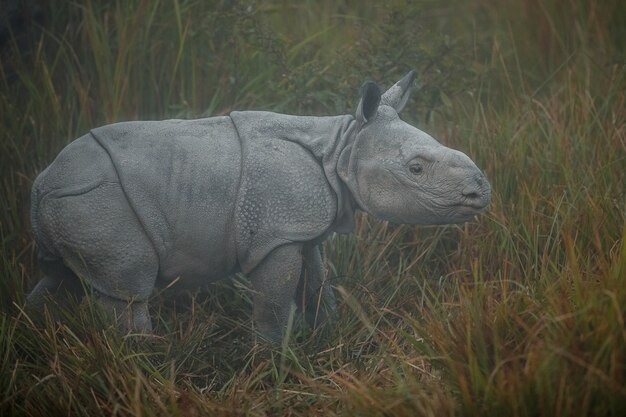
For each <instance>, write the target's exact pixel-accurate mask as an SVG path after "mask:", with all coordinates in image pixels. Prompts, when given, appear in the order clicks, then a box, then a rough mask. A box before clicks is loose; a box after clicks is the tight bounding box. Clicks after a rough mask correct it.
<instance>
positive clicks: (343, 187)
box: [28, 72, 490, 341]
mask: <svg viewBox="0 0 626 417" xmlns="http://www.w3.org/2000/svg"><path fill="white" fill-rule="evenodd" d="M414 77H415V73H414V72H410V73H409V74H407V75H406V76H405V77H404V78H403V79H402V80H400V81H399V82H398V83H396V84H395V85H394V86H392V87H391V88H390V89H389V90H388V91H387V92H386V93H385V94H383V95H382V96H381V94H380V90H379V88H378V86H377V85H376V84H374V83H371V82H369V83H366V84H365V85H364V86H363V89H362V98H361V100H360V102H359V105H358V109H357V114H356V117H355V116H350V115H345V116H333V117H304V116H287V115H282V114H276V113H270V112H233V113H231V114H230V115H229V116H222V117H213V118H208V119H199V120H165V121H160V122H126V123H118V124H113V125H108V126H104V127H100V128H97V129H94V130H92V131H91V132H89V133H88V134H86V135H85V136H83V137H81V138H79V139H77V140H76V141H74V142H72V143H71V144H69V145H68V146H67V147H66V148H65V149H64V150H63V151H61V153H60V154H59V156H58V157H57V158H56V159H55V161H54V162H53V163H52V164H51V165H50V166H49V167H48V168H47V169H46V170H44V171H43V172H42V173H41V174H40V175H39V176H38V177H37V179H36V180H35V183H34V185H33V190H32V205H31V219H32V224H33V231H34V235H35V239H36V242H37V245H38V248H39V260H40V265H41V269H42V272H43V273H44V277H43V278H42V280H41V281H40V282H39V283H38V285H37V286H36V287H35V288H34V290H33V291H32V292H31V294H30V295H29V297H28V303H29V305H31V306H34V307H37V306H39V307H40V306H42V305H43V304H44V303H45V301H46V298H47V297H46V295H51V296H53V297H56V298H57V299H58V300H62V298H63V297H64V296H65V294H66V293H72V294H73V293H78V292H79V290H80V285H79V284H78V282H79V281H78V277H82V278H83V279H84V280H85V281H86V282H87V283H88V284H89V285H90V286H91V287H92V288H93V289H94V291H95V292H96V294H97V295H98V297H97V299H98V302H99V303H100V304H101V305H102V307H103V308H104V309H105V310H108V311H110V312H111V313H112V315H113V316H114V317H116V318H117V320H118V325H119V327H120V328H121V329H122V330H123V331H128V330H138V331H143V332H149V331H150V330H151V325H150V318H149V316H148V310H147V299H148V297H149V295H150V293H151V292H152V290H153V289H154V287H155V286H166V285H169V284H171V283H172V282H173V281H174V280H177V283H176V285H177V286H179V287H180V286H185V287H190V288H193V287H197V286H199V285H203V284H205V283H207V282H210V281H213V280H216V279H220V278H224V277H227V276H230V275H232V274H234V273H238V272H242V273H244V274H247V275H248V276H249V277H250V279H251V282H252V285H253V287H254V290H255V293H254V317H255V321H256V323H257V326H258V328H259V331H260V332H261V334H262V335H263V336H265V337H266V338H268V339H270V340H273V341H277V340H280V338H281V336H282V331H283V326H284V325H285V324H286V322H287V319H288V316H289V314H290V311H291V308H292V306H293V302H294V301H296V303H297V306H298V307H300V308H301V309H302V310H303V311H304V313H305V316H306V318H307V321H309V323H310V324H311V325H315V324H317V323H319V322H320V321H322V320H324V318H325V311H324V309H320V308H319V307H320V306H325V307H326V308H327V309H331V310H332V309H333V308H334V306H335V300H334V296H333V293H332V289H331V288H330V285H329V283H328V281H327V279H326V278H325V274H324V270H323V262H322V258H321V254H320V249H319V244H320V243H321V242H322V241H323V240H324V239H325V238H326V237H327V236H328V235H329V234H330V233H332V232H339V233H348V232H350V231H351V230H352V228H353V220H354V219H353V216H354V213H355V211H356V210H358V209H360V210H364V211H367V212H369V213H371V214H373V215H375V216H377V217H379V218H383V219H388V220H391V221H394V222H398V223H410V224H440V223H459V222H463V221H466V220H468V219H469V218H471V217H472V216H474V215H476V214H477V213H479V212H481V211H483V210H484V209H485V208H486V206H487V204H488V203H489V200H490V187H489V183H488V182H487V181H486V180H485V178H484V176H483V174H482V173H481V172H480V170H479V169H478V168H477V167H476V166H475V165H474V163H473V162H472V161H471V160H470V159H469V158H468V157H467V156H465V155H464V154H463V153H461V152H458V151H455V150H452V149H449V148H446V147H444V146H442V145H440V144H439V143H438V142H437V141H435V140H434V139H433V138H431V137H430V136H428V135H427V134H426V133H424V132H422V131H420V130H418V129H416V128H415V127H413V126H410V125H408V124H406V123H404V122H403V121H401V120H400V118H399V117H398V112H399V111H400V110H402V107H404V105H405V104H406V102H407V100H408V96H409V94H410V87H411V84H412V82H413V80H414Z"/></svg>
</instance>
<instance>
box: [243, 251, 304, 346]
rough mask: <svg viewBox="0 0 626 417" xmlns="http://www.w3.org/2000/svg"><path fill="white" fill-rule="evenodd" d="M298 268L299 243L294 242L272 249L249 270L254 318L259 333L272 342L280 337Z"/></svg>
mask: <svg viewBox="0 0 626 417" xmlns="http://www.w3.org/2000/svg"><path fill="white" fill-rule="evenodd" d="M301 271H302V245H301V244H296V243H294V244H287V245H283V246H279V247H278V248H276V249H274V250H273V251H272V252H271V253H270V254H269V255H268V256H266V257H265V259H263V261H262V262H261V263H260V264H259V265H258V266H257V267H256V268H255V269H254V270H253V271H252V272H251V273H250V280H251V282H252V286H253V288H254V291H255V294H254V297H253V302H254V320H255V322H256V325H257V327H258V329H259V333H260V334H261V336H263V337H264V338H266V339H268V340H270V341H272V342H280V341H281V340H282V336H283V330H284V328H285V326H286V325H287V322H288V320H289V315H290V314H291V311H292V307H293V300H294V295H295V292H296V287H297V286H298V282H299V280H300V274H301Z"/></svg>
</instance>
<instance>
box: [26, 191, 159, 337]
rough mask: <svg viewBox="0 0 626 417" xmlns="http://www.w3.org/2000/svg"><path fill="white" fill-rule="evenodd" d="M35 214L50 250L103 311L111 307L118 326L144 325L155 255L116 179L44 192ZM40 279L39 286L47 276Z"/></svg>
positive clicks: (124, 328) (123, 328)
mask: <svg viewBox="0 0 626 417" xmlns="http://www.w3.org/2000/svg"><path fill="white" fill-rule="evenodd" d="M37 215H38V218H37V220H38V224H39V225H40V228H41V230H42V233H43V234H44V235H45V236H46V237H47V238H48V239H47V242H52V246H53V249H54V252H55V255H58V257H60V258H62V259H63V264H64V265H66V266H67V268H68V269H69V270H70V272H73V273H74V274H75V275H77V276H79V277H81V278H83V279H84V280H85V283H86V284H87V286H89V287H91V288H92V289H93V290H94V293H95V294H96V296H97V302H98V304H99V305H100V306H101V307H103V309H104V310H105V311H108V312H113V313H115V316H116V317H117V318H118V326H119V328H120V330H121V331H124V332H125V331H128V330H139V331H149V330H150V328H151V326H150V319H149V317H148V310H147V299H148V297H149V296H150V294H151V292H152V290H153V288H154V283H155V280H156V276H157V273H158V256H157V253H156V251H155V249H154V247H153V245H152V242H151V241H150V239H149V237H148V236H147V235H146V233H145V230H144V228H143V226H142V224H141V223H140V221H139V220H138V219H137V217H136V215H135V213H134V211H133V210H132V208H131V207H130V205H129V203H128V201H127V200H126V197H125V194H124V192H123V190H122V189H121V187H120V185H119V184H117V183H114V182H105V183H102V184H100V185H98V186H97V187H95V188H92V189H90V190H89V191H87V192H84V193H80V194H72V195H63V196H58V195H56V196H50V197H46V198H44V200H43V201H41V202H40V204H39V211H38V213H37ZM44 273H45V271H44ZM47 277H48V276H47ZM46 279H47V281H45V282H44V283H43V284H41V285H42V287H45V286H47V285H49V283H50V282H51V281H50V279H51V278H49V277H48V278H44V280H46ZM37 288H38V287H36V288H35V290H37V293H38V292H39V290H38V289H37ZM29 298H30V297H29ZM33 298H34V296H33Z"/></svg>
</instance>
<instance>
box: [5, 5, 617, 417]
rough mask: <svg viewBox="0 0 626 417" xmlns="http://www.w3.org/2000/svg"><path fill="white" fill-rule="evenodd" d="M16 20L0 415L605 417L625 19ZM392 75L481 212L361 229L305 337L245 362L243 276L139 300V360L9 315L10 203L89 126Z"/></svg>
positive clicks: (66, 329) (183, 13) (154, 9)
mask: <svg viewBox="0 0 626 417" xmlns="http://www.w3.org/2000/svg"><path fill="white" fill-rule="evenodd" d="M31 3H37V2H31ZM48 3H49V4H48ZM37 7H38V8H39V9H38V10H39V11H40V12H39V14H38V16H39V17H38V18H37V21H36V22H31V23H32V24H28V25H26V29H25V30H19V27H15V26H13V27H12V31H11V32H10V36H9V37H8V38H7V39H8V40H7V41H6V42H5V43H4V44H3V45H2V50H1V51H0V54H1V55H0V126H1V127H2V128H1V129H0V170H1V173H2V176H1V187H0V207H1V211H0V274H1V275H0V393H1V395H0V415H3V416H5V415H6V416H9V415H33V416H38V415H42V416H43V415H45V416H49V415H85V416H97V415H120V416H121V415H133V416H140V415H141V416H150V415H181V416H194V415H255V416H257V415H291V416H304V415H324V416H333V415H368V416H369V415H378V416H416V415H418V416H421V415H423V416H447V415H481V416H488V415H493V416H502V415H507V416H588V415H615V416H617V415H624V412H625V410H626V327H625V325H624V321H625V318H626V285H625V279H626V223H625V217H626V193H625V191H626V183H625V179H626V5H624V4H623V2H622V1H620V0H606V1H603V2H594V1H584V0H527V1H514V0H508V1H505V2H496V1H492V0H472V1H461V0H446V1H441V2H432V1H426V0H424V1H417V2H404V1H400V0H394V1H390V2H354V1H351V0H333V1H330V0H320V1H313V0H306V1H302V2H287V1H280V0H268V1H265V2H260V1H259V2H244V1H237V0H230V1H228V0H222V1H218V0H213V1H200V0H161V1H147V0H133V1H118V2H99V1H96V0H83V1H74V2H63V1H52V2H42V3H41V4H39V6H37ZM5 26H6V25H5ZM410 68H416V69H417V70H418V71H419V72H420V78H419V80H418V84H419V85H418V86H416V87H419V92H418V93H417V94H414V97H413V98H412V101H411V102H410V103H409V104H408V106H407V109H405V112H404V114H403V117H404V118H405V119H406V120H408V121H410V122H412V123H416V124H417V125H418V126H420V127H421V128H422V129H424V130H428V131H429V132H431V133H432V134H433V136H435V137H438V138H439V139H440V140H441V141H442V142H443V143H444V144H447V145H450V146H452V147H455V148H458V149H461V150H463V151H464V152H466V153H468V154H469V155H470V156H471V157H472V158H473V159H474V160H475V161H476V162H477V165H478V166H480V167H481V168H484V169H485V171H486V174H487V176H488V178H489V179H490V181H491V183H492V186H493V203H492V205H491V207H490V210H489V212H488V213H487V214H486V215H483V216H480V217H479V218H477V219H476V220H475V221H472V222H470V223H468V224H466V225H463V226H446V227H436V228H424V227H422V228H417V227H412V226H397V225H391V224H388V223H385V222H380V221H377V220H375V219H372V218H369V217H367V216H361V217H359V219H358V225H357V226H358V227H357V233H356V235H352V236H334V237H332V238H331V239H330V241H329V242H328V243H327V245H326V248H325V249H326V254H327V256H328V269H329V271H330V274H331V276H332V279H333V283H334V286H335V288H336V292H337V294H338V296H339V299H340V303H339V308H338V311H337V315H336V317H335V319H334V320H332V321H330V322H328V323H326V324H325V325H323V326H322V327H321V328H320V329H319V330H318V331H316V332H311V331H310V330H307V329H306V328H305V327H304V326H302V325H301V324H300V323H299V320H300V319H299V318H297V317H296V320H295V322H294V324H293V326H292V327H291V328H292V332H291V334H290V338H289V339H288V340H285V342H284V343H283V345H282V346H280V347H274V348H272V347H268V346H266V345H263V344H257V343H256V339H255V335H254V331H253V329H252V322H251V319H250V317H251V305H250V298H249V295H250V292H249V291H248V283H247V282H246V280H245V279H244V278H241V277H240V278H238V279H236V280H235V281H234V282H232V281H225V282H222V283H219V284H216V285H212V286H210V287H209V288H208V289H206V290H202V291H199V292H197V293H193V294H179V295H170V294H168V292H167V291H164V292H162V293H159V294H156V295H155V296H154V300H153V302H152V303H151V309H152V314H153V318H154V326H155V335H154V336H152V337H149V338H147V340H146V339H145V338H137V337H135V336H132V335H131V336H120V335H118V334H117V333H116V332H115V331H114V330H113V329H111V328H110V327H108V325H107V324H106V321H105V320H103V319H102V318H101V317H100V316H99V314H98V312H97V311H94V310H93V306H92V304H91V303H89V302H82V303H78V302H77V303H76V305H75V306H74V307H75V308H73V309H71V310H63V311H57V312H56V313H57V315H61V316H62V317H63V320H62V321H61V322H62V323H63V324H59V323H58V322H57V321H56V320H54V319H52V317H53V315H52V313H50V314H48V315H47V316H46V317H45V318H44V320H43V321H33V320H32V318H31V317H29V316H28V315H26V314H24V312H23V311H22V309H21V307H22V305H23V302H24V298H25V293H27V290H28V289H29V288H30V287H31V286H32V285H33V284H34V283H35V282H36V280H37V277H38V271H37V268H36V266H35V262H34V259H35V256H34V253H35V248H34V244H33V243H32V236H31V234H30V231H29V230H30V229H29V220H28V207H29V201H28V200H29V197H28V195H29V190H30V185H31V183H32V181H33V179H34V178H35V176H36V174H37V173H38V172H40V171H41V170H42V169H43V168H44V167H45V166H46V165H47V164H49V163H50V161H51V160H52V159H53V158H54V156H55V155H56V153H57V152H58V151H59V150H60V149H61V148H62V147H63V146H64V145H65V144H67V143H68V142H69V141H71V140H72V139H74V138H76V137H78V136H80V135H81V134H83V133H84V132H86V131H88V129H89V128H90V127H94V126H97V125H101V124H104V123H108V122H113V121H120V120H131V119H147V118H157V119H160V118H171V117H184V118H191V117H204V116H210V115H217V114H226V113H228V112H229V111H231V110H233V109H266V110H275V111H281V112H288V113H298V114H316V115H320V114H340V113H346V112H352V111H353V110H354V105H355V102H356V99H357V91H358V87H359V85H360V84H361V83H362V82H363V80H365V79H368V78H371V79H375V80H377V81H379V82H381V84H384V85H385V86H387V85H389V84H390V83H391V82H393V81H395V80H397V79H398V78H399V77H400V76H401V75H403V74H404V73H405V72H406V71H407V70H408V69H410ZM52 309H54V308H52ZM138 339H139V340H138Z"/></svg>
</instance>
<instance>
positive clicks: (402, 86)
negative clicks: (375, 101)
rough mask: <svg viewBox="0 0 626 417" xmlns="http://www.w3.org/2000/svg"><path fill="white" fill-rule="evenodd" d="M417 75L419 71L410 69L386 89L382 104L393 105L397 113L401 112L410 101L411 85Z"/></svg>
mask: <svg viewBox="0 0 626 417" xmlns="http://www.w3.org/2000/svg"><path fill="white" fill-rule="evenodd" d="M416 76H417V72H415V70H411V71H409V72H408V73H407V74H406V75H405V76H404V77H402V79H401V80H400V81H398V82H397V83H395V84H394V85H393V86H391V88H390V89H389V90H387V91H385V94H383V96H382V98H381V104H386V105H388V106H391V107H393V108H394V109H396V112H397V113H400V112H401V111H402V109H403V108H404V106H405V105H406V102H407V101H409V97H410V96H411V86H412V85H413V81H415V77H416Z"/></svg>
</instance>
